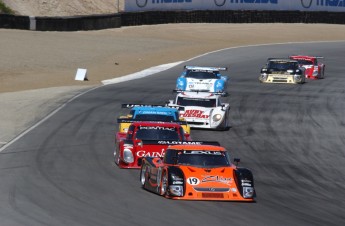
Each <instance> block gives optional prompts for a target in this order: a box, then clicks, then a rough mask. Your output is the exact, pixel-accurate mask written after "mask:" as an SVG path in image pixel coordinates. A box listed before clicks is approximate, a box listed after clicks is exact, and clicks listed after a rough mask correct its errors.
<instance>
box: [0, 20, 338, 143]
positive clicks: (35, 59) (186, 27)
mask: <svg viewBox="0 0 345 226" xmlns="http://www.w3.org/2000/svg"><path fill="white" fill-rule="evenodd" d="M268 31H269V32H268ZM326 40H327V41H329V40H345V26H344V25H323V24H166V25H152V26H138V27H123V28H117V29H108V30H101V31H80V32H34V31H21V30H4V29H0V46H1V52H0V105H1V109H0V148H1V146H3V148H4V147H6V145H7V144H8V142H9V141H11V140H12V139H13V138H14V137H16V136H18V134H21V133H22V132H23V131H25V129H27V128H29V127H30V126H32V125H34V124H35V123H37V122H38V121H40V120H41V119H42V118H44V117H45V116H46V115H47V114H49V112H51V111H53V110H54V109H56V108H57V107H58V106H60V105H61V104H63V103H64V102H65V101H66V100H68V99H69V98H71V97H72V96H74V95H76V94H78V93H80V92H82V91H83V90H85V89H88V88H89V87H92V86H98V85H101V81H102V80H105V79H112V78H115V77H119V76H123V75H127V74H131V73H134V72H137V71H140V70H143V69H146V68H148V67H152V66H157V65H161V64H166V63H171V62H177V61H181V60H187V59H190V58H192V57H194V56H197V55H200V54H203V53H206V52H210V51H214V50H218V49H223V48H228V47H233V46H243V45H251V44H264V43H283V42H307V41H326ZM263 60H265V59H263ZM78 68H86V69H87V70H88V78H89V81H75V80H74V78H75V74H76V71H77V69H78ZM176 76H177V75H176ZM0 150H1V149H0Z"/></svg>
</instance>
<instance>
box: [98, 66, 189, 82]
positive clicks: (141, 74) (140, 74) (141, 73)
mask: <svg viewBox="0 0 345 226" xmlns="http://www.w3.org/2000/svg"><path fill="white" fill-rule="evenodd" d="M183 62H184V61H179V62H175V63H169V64H162V65H158V66H155V67H150V68H148V69H145V70H143V71H139V72H136V73H133V74H129V75H125V76H122V77H118V78H114V79H108V80H103V81H102V83H103V85H109V84H115V83H120V82H126V81H129V80H134V79H139V78H144V77H147V76H150V75H153V74H155V73H158V72H162V71H165V70H168V69H169V68H172V67H175V66H176V65H179V64H181V63H183Z"/></svg>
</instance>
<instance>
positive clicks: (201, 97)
mask: <svg viewBox="0 0 345 226" xmlns="http://www.w3.org/2000/svg"><path fill="white" fill-rule="evenodd" d="M221 96H222V95H221V93H218V94H217V93H208V92H180V93H178V94H177V96H176V99H175V100H169V104H168V106H170V107H176V108H178V109H179V112H180V117H181V118H184V120H186V121H187V123H188V125H189V126H190V127H191V128H205V129H215V130H226V129H228V128H229V111H230V105H229V104H228V103H222V102H221Z"/></svg>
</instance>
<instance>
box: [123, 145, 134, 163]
mask: <svg viewBox="0 0 345 226" xmlns="http://www.w3.org/2000/svg"><path fill="white" fill-rule="evenodd" d="M123 161H124V162H126V163H133V162H134V156H133V153H132V151H131V150H130V149H127V148H126V149H124V150H123Z"/></svg>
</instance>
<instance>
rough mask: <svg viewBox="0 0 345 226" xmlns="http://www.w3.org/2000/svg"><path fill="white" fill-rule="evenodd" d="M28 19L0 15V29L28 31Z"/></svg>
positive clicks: (25, 17)
mask: <svg viewBox="0 0 345 226" xmlns="http://www.w3.org/2000/svg"><path fill="white" fill-rule="evenodd" d="M29 27H30V18H29V17H28V16H15V15H8V14H0V28H8V29H21V30H28V29H29Z"/></svg>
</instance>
